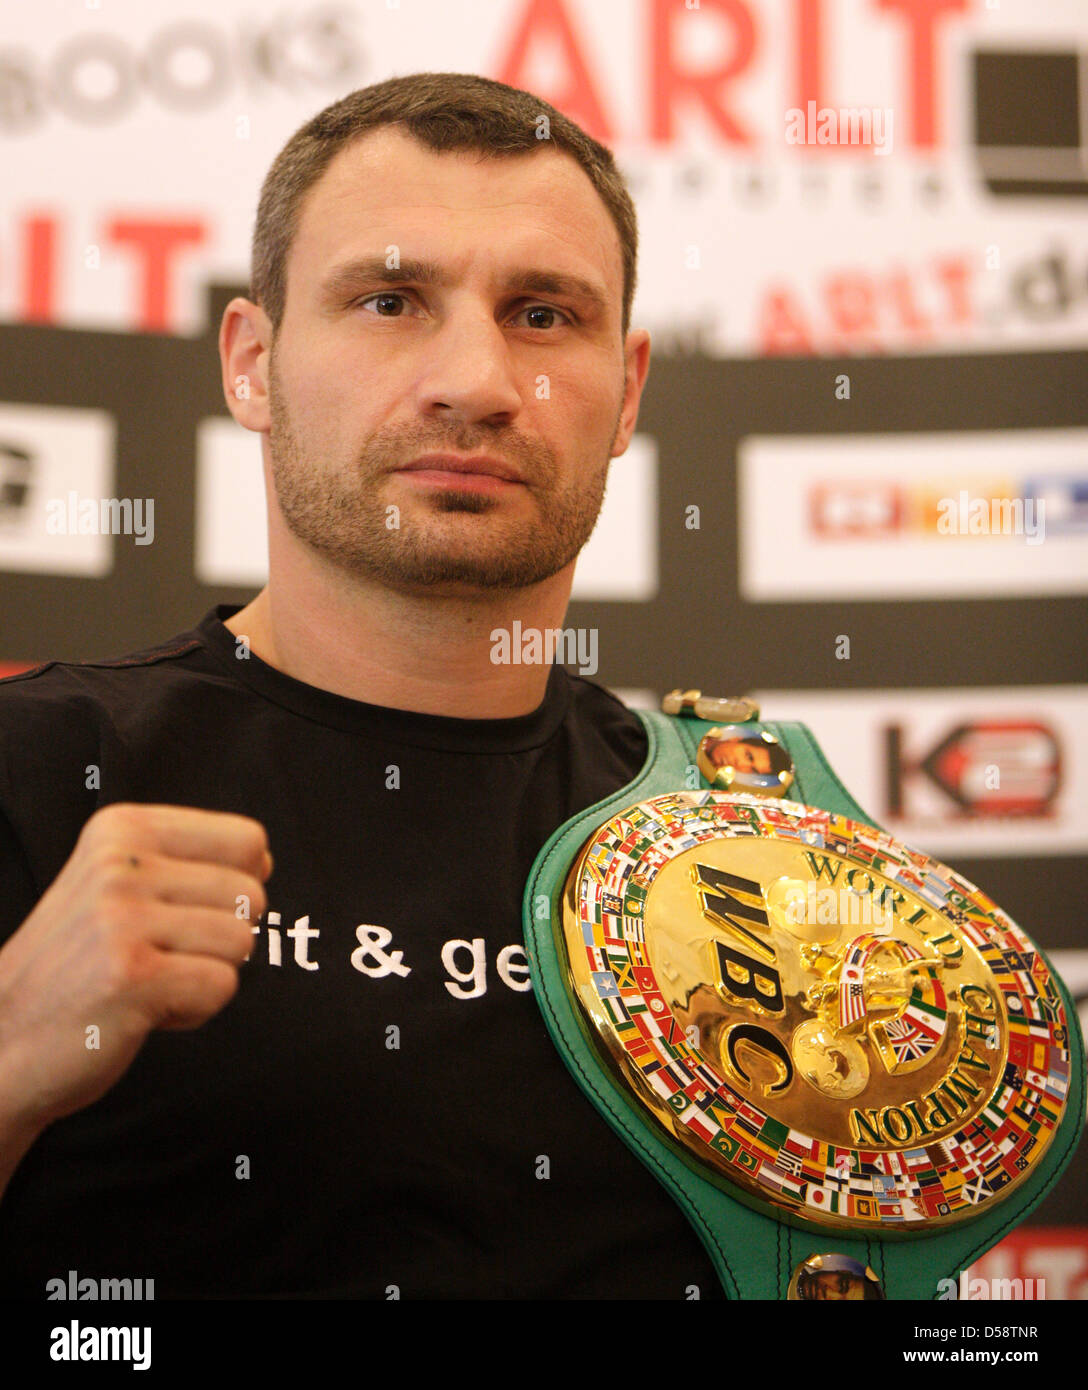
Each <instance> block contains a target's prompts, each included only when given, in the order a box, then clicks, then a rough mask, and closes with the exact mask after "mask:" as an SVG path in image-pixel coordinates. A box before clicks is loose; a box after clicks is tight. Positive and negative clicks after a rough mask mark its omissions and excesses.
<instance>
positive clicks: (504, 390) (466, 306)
mask: <svg viewBox="0 0 1088 1390" xmlns="http://www.w3.org/2000/svg"><path fill="white" fill-rule="evenodd" d="M355 261H370V262H371V263H372V264H371V267H370V268H369V269H366V270H359V271H355V272H349V271H348V270H347V267H348V266H349V265H350V263H352V262H355ZM420 265H424V266H426V265H430V266H431V267H433V270H432V271H431V272H429V274H428V275H426V276H421V274H420V271H419V267H420ZM547 275H550V276H552V277H556V278H558V277H564V279H563V282H562V283H556V284H548V283H547V282H546V281H545V280H543V279H542V278H541V277H543V276H547ZM533 276H535V277H537V278H536V280H535V281H534V280H532V279H531V278H530V277H533ZM519 280H520V283H519ZM526 281H528V282H529V283H525V282H526ZM575 282H581V285H579V284H577V283H575ZM622 290H623V282H622V262H621V258H620V247H619V238H618V235H617V232H616V230H615V227H614V225H613V223H612V221H611V218H610V217H609V215H608V212H607V211H606V209H605V207H604V204H603V203H602V202H601V200H600V198H599V196H598V195H597V193H596V191H595V190H594V188H593V186H592V184H591V183H590V181H589V179H588V177H587V176H586V174H585V173H584V171H583V170H582V169H581V168H580V167H579V166H578V164H577V163H576V162H575V161H574V160H573V159H571V158H570V157H569V156H566V155H563V154H561V153H559V152H558V151H556V150H554V149H551V148H549V149H542V150H540V151H535V152H533V153H532V154H531V155H526V156H518V157H514V158H504V159H499V160H495V159H486V158H480V157H479V156H477V155H475V154H472V155H464V154H441V155H440V154H434V153H432V152H431V151H429V150H427V149H426V148H424V147H423V146H421V145H419V144H417V143H416V142H415V141H414V140H412V139H410V138H409V137H408V136H406V135H405V134H403V133H402V132H400V131H399V130H396V129H391V128H387V129H382V130H379V131H376V132H373V133H372V134H370V135H369V136H367V137H365V138H363V139H361V140H359V141H357V142H356V143H355V144H353V145H351V146H349V147H348V148H347V149H345V150H342V151H341V152H340V153H339V154H338V155H337V157H336V158H335V160H334V161H333V162H332V163H331V164H330V166H329V168H328V170H327V171H326V172H325V174H324V176H323V177H322V178H321V180H320V181H319V182H318V183H317V184H316V185H315V186H314V187H313V188H312V189H311V190H310V192H309V194H308V196H307V198H306V199H305V201H304V203H303V208H302V214H301V217H300V221H299V227H298V231H297V234H296V237H295V241H294V243H293V245H292V247H291V251H290V253H289V257H288V265H287V302H286V306H285V312H284V317H283V321H282V323H281V327H280V332H279V333H278V335H277V337H276V340H275V343H274V345H273V348H272V355H271V362H270V363H269V414H270V428H269V433H268V445H269V453H270V463H271V468H272V475H273V480H274V486H275V491H276V495H277V498H278V503H279V507H280V510H281V511H282V514H283V517H284V521H285V524H286V527H287V529H288V530H289V531H290V532H292V533H293V535H294V536H295V537H297V538H298V539H299V540H301V541H304V542H306V543H307V544H308V545H309V546H310V547H312V548H313V549H314V550H315V551H317V552H318V553H319V554H320V555H321V556H322V557H324V558H325V559H327V560H329V561H331V562H333V563H334V564H335V565H337V566H338V567H340V568H341V569H343V570H345V571H348V572H350V573H353V574H360V575H366V576H369V577H373V578H377V579H379V580H380V581H381V582H383V583H385V584H387V585H390V586H391V587H394V588H398V589H401V590H404V591H409V592H410V591H415V590H418V589H420V588H421V587H425V588H427V589H429V590H430V591H431V592H434V591H436V590H442V591H445V592H464V591H465V590H466V589H468V590H472V589H476V588H478V587H481V586H487V587H491V588H503V589H519V588H524V587H527V586H529V585H532V584H537V583H539V582H541V581H542V580H544V579H546V578H548V577H550V576H551V575H553V574H556V573H557V572H558V571H560V570H562V569H563V568H564V567H565V566H567V565H571V564H572V563H573V561H574V559H575V557H576V556H577V554H578V552H579V550H580V549H581V548H582V546H583V545H584V544H585V542H586V541H587V540H588V538H589V535H590V532H591V531H592V529H593V526H594V524H595V522H596V519H597V515H598V512H599V510H600V505H601V500H602V498H603V495H604V487H605V482H606V478H607V473H608V465H609V460H610V458H611V457H612V456H614V455H615V454H618V453H622V452H623V450H624V449H625V448H626V447H627V442H628V439H629V437H630V433H631V431H632V430H633V428H634V410H637V402H638V395H639V393H640V391H641V387H642V382H643V380H644V378H645V371H646V362H647V357H648V348H647V347H646V346H645V344H644V345H643V346H642V348H641V349H640V350H639V351H638V352H637V353H636V352H634V351H633V350H632V348H631V346H630V345H631V343H632V342H633V340H635V339H637V338H640V337H642V338H644V337H645V335H631V336H630V338H629V340H628V344H629V346H628V353H627V358H626V360H625V355H624V344H623V340H622V336H621V330H620V321H621V303H622ZM632 402H633V406H634V410H632V409H631V405H632ZM429 454H446V455H449V454H453V455H456V456H460V458H461V460H462V461H463V460H465V459H466V458H468V457H470V456H473V455H486V456H487V457H488V458H489V459H490V460H491V461H492V462H493V463H494V464H497V465H499V466H500V467H502V468H505V470H506V471H507V473H508V474H509V475H510V476H509V477H507V478H505V479H503V478H499V477H495V476H485V475H483V474H481V473H479V472H473V473H469V474H464V473H461V474H458V473H456V472H454V471H451V470H449V469H448V468H443V463H448V462H449V460H448V459H446V460H443V459H438V460H431V461H430V466H429V467H427V468H425V469H418V468H417V469H412V470H408V469H406V466H407V465H411V464H413V463H414V462H416V461H418V460H419V459H420V456H422V455H429ZM477 466H478V467H481V468H486V467H487V466H488V465H486V464H478V465H477Z"/></svg>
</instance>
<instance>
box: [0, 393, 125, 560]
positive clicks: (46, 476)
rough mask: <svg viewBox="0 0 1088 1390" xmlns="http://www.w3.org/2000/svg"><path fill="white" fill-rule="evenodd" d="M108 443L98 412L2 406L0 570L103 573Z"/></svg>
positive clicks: (108, 553)
mask: <svg viewBox="0 0 1088 1390" xmlns="http://www.w3.org/2000/svg"><path fill="white" fill-rule="evenodd" d="M114 440H115V422H114V418H113V416H112V415H110V414H108V413H107V412H106V411H103V410H77V409H74V408H70V407H67V406H39V405H12V404H8V403H0V571H4V570H7V571H13V572H17V573H33V574H64V575H78V576H81V577H84V578H92V579H93V578H99V577H101V576H102V575H105V574H109V572H110V571H111V569H112V568H113V546H114V544H115V542H114V540H113V536H112V534H111V533H110V531H109V529H108V527H107V526H104V525H103V524H102V514H103V503H105V504H106V507H105V511H106V513H107V521H108V520H109V517H110V516H112V515H113V513H114V512H116V513H117V514H118V515H120V508H119V506H113V512H111V511H110V507H111V505H112V504H114V503H116V501H117V499H114V498H112V497H111V494H112V492H113V476H114V452H115V444H114ZM73 498H74V499H75V503H76V505H74V506H73V505H72V501H73ZM128 500H129V502H130V507H131V499H128ZM80 501H82V503H84V504H86V505H84V507H83V512H82V513H81V512H80V507H79V503H80ZM88 511H89V512H90V513H92V514H93V515H88ZM130 515H131V513H130ZM58 516H59V517H60V518H61V519H62V520H63V523H64V524H63V525H58V524H57V523H58ZM69 517H71V519H72V521H73V524H72V525H69V524H68V520H69Z"/></svg>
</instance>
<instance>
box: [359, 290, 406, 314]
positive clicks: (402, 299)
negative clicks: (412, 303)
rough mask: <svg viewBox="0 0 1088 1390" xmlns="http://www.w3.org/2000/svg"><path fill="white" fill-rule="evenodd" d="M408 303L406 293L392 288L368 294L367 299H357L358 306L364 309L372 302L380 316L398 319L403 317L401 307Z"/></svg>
mask: <svg viewBox="0 0 1088 1390" xmlns="http://www.w3.org/2000/svg"><path fill="white" fill-rule="evenodd" d="M407 303H408V298H407V296H406V295H403V294H398V293H396V292H394V291H392V290H382V291H381V292H380V293H379V294H368V295H367V296H366V298H365V299H359V300H356V307H357V308H359V309H362V308H363V307H364V306H365V305H368V304H372V305H373V306H374V312H375V313H376V314H377V315H378V316H379V318H385V319H396V318H400V317H401V313H400V310H401V308H402V307H403V306H404V305H405V304H407Z"/></svg>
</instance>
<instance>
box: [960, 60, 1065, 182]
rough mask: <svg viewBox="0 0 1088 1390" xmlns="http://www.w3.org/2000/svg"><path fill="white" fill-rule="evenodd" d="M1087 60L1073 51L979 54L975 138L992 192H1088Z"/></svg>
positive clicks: (983, 172)
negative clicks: (1043, 98) (1042, 96)
mask: <svg viewBox="0 0 1088 1390" xmlns="http://www.w3.org/2000/svg"><path fill="white" fill-rule="evenodd" d="M1086 61H1088V59H1086V57H1085V55H1082V54H1079V53H1076V52H1074V51H1072V50H1067V51H1066V52H1060V51H1055V50H1050V51H1048V52H1045V53H1039V52H1024V51H1019V52H1018V51H1016V50H1014V49H1008V50H1001V51H984V52H977V53H975V54H974V89H975V143H976V148H977V153H978V161H979V166H980V168H981V170H982V174H983V177H984V178H985V180H986V187H987V188H988V189H989V190H990V192H991V193H997V194H1012V195H1023V194H1031V195H1033V196H1036V197H1037V196H1038V195H1039V194H1048V195H1050V196H1058V197H1072V196H1077V195H1083V194H1084V193H1088V143H1086V139H1085V132H1086V131H1088V89H1086V88H1085V84H1084V81H1083V78H1082V76H1081V74H1082V73H1083V71H1084V64H1085V62H1086ZM1040 92H1045V93H1046V101H1040V100H1039V93H1040Z"/></svg>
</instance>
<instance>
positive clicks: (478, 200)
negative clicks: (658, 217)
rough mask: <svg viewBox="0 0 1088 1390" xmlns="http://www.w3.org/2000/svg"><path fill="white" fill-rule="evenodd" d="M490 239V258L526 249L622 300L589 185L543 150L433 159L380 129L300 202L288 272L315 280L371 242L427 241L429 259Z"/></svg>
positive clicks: (574, 166)
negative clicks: (589, 276) (591, 275)
mask: <svg viewBox="0 0 1088 1390" xmlns="http://www.w3.org/2000/svg"><path fill="white" fill-rule="evenodd" d="M459 232H460V233H463V234H465V235H473V234H477V233H478V234H480V235H482V236H484V237H487V236H489V235H491V236H493V237H494V242H493V243H492V244H491V249H492V250H493V251H494V252H495V253H499V252H500V251H502V250H504V249H505V248H507V247H512V246H514V245H515V244H516V245H517V247H518V249H519V251H522V250H524V249H527V248H528V247H529V246H530V245H531V246H533V247H534V248H537V247H538V248H539V252H540V254H541V255H543V256H547V257H548V258H549V259H550V260H554V258H555V256H557V255H561V256H562V257H563V261H564V268H567V269H570V270H573V271H578V270H581V271H583V272H587V271H589V272H592V271H594V270H595V271H596V278H597V279H598V280H599V281H600V282H601V284H602V287H603V288H605V289H607V290H609V291H610V292H611V294H612V295H613V296H614V297H616V298H617V301H618V298H619V296H620V295H621V294H622V278H623V263H622V257H621V252H620V245H619V234H618V232H617V231H616V227H615V224H614V223H613V221H612V219H611V217H610V215H609V213H608V210H607V208H606V207H605V205H604V203H603V202H602V200H601V198H600V195H599V194H598V193H597V190H596V189H595V188H594V187H593V184H592V183H591V182H590V179H589V176H588V175H587V174H586V172H585V170H584V169H582V167H581V166H580V165H579V164H578V162H577V161H576V160H575V159H574V158H573V157H572V156H570V155H568V154H566V153H564V152H563V151H561V150H558V149H556V148H555V147H554V146H551V147H549V148H546V149H542V150H539V151H537V150H534V151H532V152H530V153H527V154H524V155H514V156H502V157H501V158H497V159H496V158H492V157H490V156H486V155H481V154H478V153H477V152H476V151H471V150H470V151H463V150H461V151H451V152H448V153H441V154H440V153H437V152H436V151H433V150H430V149H428V148H427V147H426V146H424V145H421V144H420V143H419V142H418V141H416V140H414V139H412V138H411V136H409V135H407V134H406V133H405V132H403V131H401V130H399V129H396V128H393V127H382V128H381V129H379V130H376V131H369V132H367V134H366V135H365V136H362V137H360V138H359V139H357V140H355V141H353V142H352V143H351V144H350V145H348V146H346V147H345V148H344V149H342V150H340V151H339V152H338V153H337V155H336V156H335V157H334V159H333V160H332V161H331V163H330V164H329V167H328V168H327V169H326V170H325V173H324V174H323V175H322V177H321V178H320V179H319V180H318V182H317V183H316V184H315V185H314V186H313V187H312V188H311V189H310V190H309V192H308V193H307V195H306V197H305V199H304V201H303V206H302V210H301V216H300V218H299V224H298V231H297V234H296V237H295V241H294V245H293V247H292V251H291V260H292V261H293V262H294V264H293V265H292V266H291V269H292V270H298V271H300V272H301V273H302V275H303V276H304V277H305V278H306V279H307V280H311V279H314V278H317V277H319V276H320V275H321V274H322V273H323V272H324V271H325V270H327V269H328V267H329V265H331V264H332V263H333V262H334V261H336V260H339V259H340V258H342V257H344V256H346V255H349V254H351V253H352V252H353V251H356V250H358V249H359V248H360V247H361V246H363V245H365V243H366V240H367V234H368V233H371V234H376V233H380V236H381V239H382V244H381V245H380V246H371V247H369V249H370V250H372V251H382V252H383V253H384V252H385V250H386V246H387V244H389V243H393V244H396V245H397V246H398V248H399V250H400V251H401V253H402V254H404V255H406V256H410V255H412V254H413V252H414V251H417V250H418V247H413V246H411V245H408V244H405V241H406V240H407V239H410V238H412V237H416V238H419V237H421V236H423V235H428V236H429V237H434V236H435V233H438V237H437V239H436V242H435V243H434V244H432V246H431V248H430V249H431V251H432V252H436V251H439V250H440V248H441V245H442V244H443V243H446V242H454V241H455V240H456V237H457V234H458V233H459Z"/></svg>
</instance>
